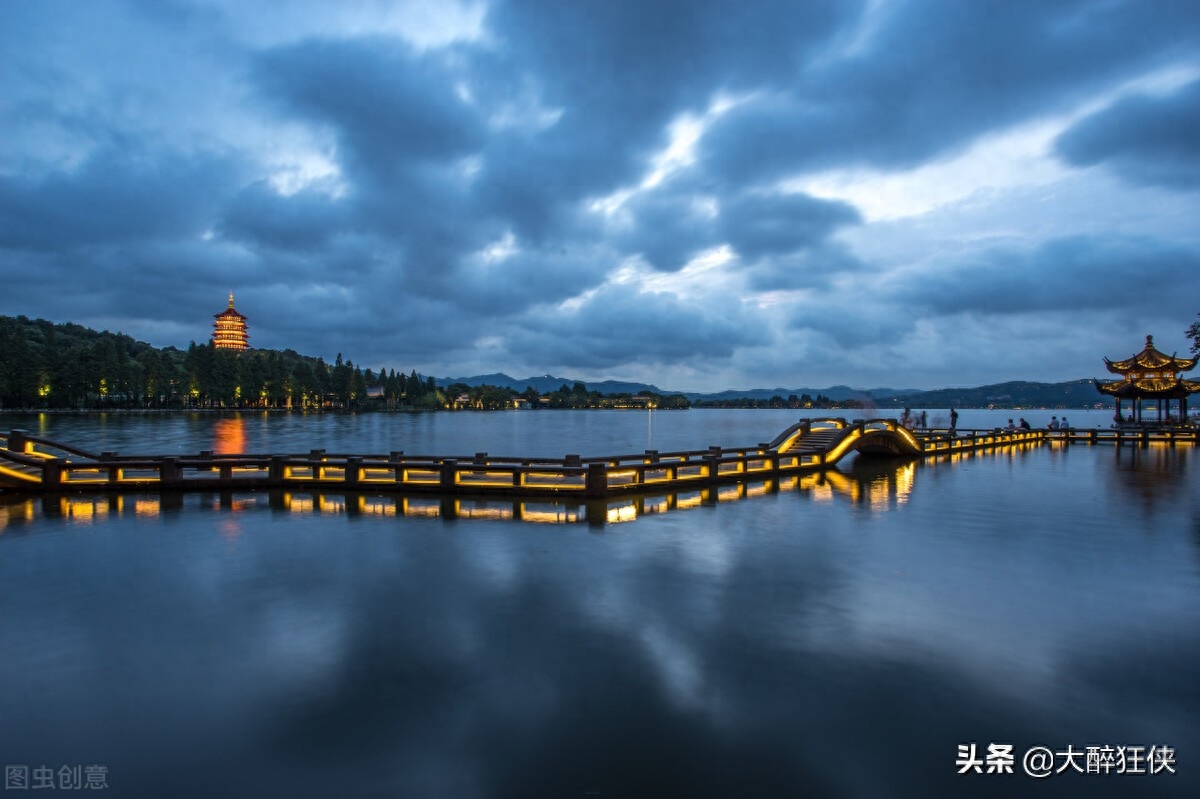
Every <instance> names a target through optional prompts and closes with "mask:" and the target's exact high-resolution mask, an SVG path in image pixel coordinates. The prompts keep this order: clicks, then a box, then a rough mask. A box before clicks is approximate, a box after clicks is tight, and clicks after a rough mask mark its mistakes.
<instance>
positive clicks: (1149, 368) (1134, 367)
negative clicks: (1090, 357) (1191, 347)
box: [1095, 336, 1200, 424]
mask: <svg viewBox="0 0 1200 799" xmlns="http://www.w3.org/2000/svg"><path fill="white" fill-rule="evenodd" d="M1198 360H1200V357H1197V358H1178V357H1176V356H1174V355H1166V354H1164V353H1161V352H1159V351H1158V350H1157V349H1155V347H1154V337H1153V336H1146V346H1145V347H1144V348H1143V349H1142V351H1141V352H1139V353H1138V354H1137V355H1134V356H1133V357H1131V358H1126V359H1125V360H1123V361H1110V360H1109V359H1108V358H1105V359H1104V363H1105V365H1106V366H1107V367H1108V371H1109V372H1112V373H1113V374H1115V375H1121V379H1120V380H1109V381H1107V382H1103V383H1102V382H1100V381H1099V380H1097V381H1095V383H1096V390H1097V391H1099V392H1100V393H1101V394H1107V395H1108V396H1110V397H1116V398H1117V416H1116V420H1117V421H1118V422H1122V421H1129V422H1134V423H1138V424H1140V423H1141V421H1142V403H1143V402H1144V401H1145V400H1154V401H1157V402H1158V421H1159V422H1160V423H1161V422H1163V421H1165V420H1166V419H1167V418H1168V417H1169V416H1170V413H1171V400H1175V401H1176V402H1178V403H1179V421H1180V422H1186V421H1187V398H1188V394H1194V393H1196V392H1197V391H1200V382H1196V381H1195V380H1184V379H1183V373H1184V372H1187V371H1190V370H1191V369H1194V368H1195V366H1196V362H1197V361H1198ZM1122 399H1128V400H1129V405H1130V407H1129V418H1128V419H1125V418H1124V417H1122V416H1121V400H1122Z"/></svg>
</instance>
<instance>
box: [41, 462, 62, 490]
mask: <svg viewBox="0 0 1200 799" xmlns="http://www.w3.org/2000/svg"><path fill="white" fill-rule="evenodd" d="M65 464H66V461H65V460H63V459H62V458H48V459H47V460H46V461H45V462H44V463H43V464H42V486H43V487H44V488H57V487H58V486H60V485H62V476H63V466H64V465H65Z"/></svg>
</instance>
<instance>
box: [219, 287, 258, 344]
mask: <svg viewBox="0 0 1200 799" xmlns="http://www.w3.org/2000/svg"><path fill="white" fill-rule="evenodd" d="M213 319H215V320H216V321H214V322H213V335H212V345H213V349H218V350H244V349H246V348H247V347H249V346H250V344H249V340H250V334H249V333H247V332H246V317H245V316H243V315H242V314H240V313H238V312H237V310H236V309H235V308H234V307H233V292H232V291H231V292H229V307H228V308H226V309H225V310H223V311H221V312H220V313H219V314H213Z"/></svg>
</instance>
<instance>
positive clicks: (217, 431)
mask: <svg viewBox="0 0 1200 799" xmlns="http://www.w3.org/2000/svg"><path fill="white" fill-rule="evenodd" d="M213 438H214V439H215V440H214V441H213V452H215V453H216V454H218V455H241V454H242V453H244V452H245V451H246V420H245V419H243V418H242V417H240V416H235V417H232V418H230V419H218V420H217V422H216V424H214V425H213Z"/></svg>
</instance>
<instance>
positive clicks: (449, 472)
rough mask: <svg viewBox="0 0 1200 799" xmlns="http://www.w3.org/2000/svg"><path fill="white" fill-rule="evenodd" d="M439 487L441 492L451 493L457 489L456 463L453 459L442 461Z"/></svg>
mask: <svg viewBox="0 0 1200 799" xmlns="http://www.w3.org/2000/svg"><path fill="white" fill-rule="evenodd" d="M441 487H442V490H443V491H453V490H454V489H455V488H457V487H458V461H456V460H454V459H453V458H447V459H446V460H444V461H442V479H441Z"/></svg>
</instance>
